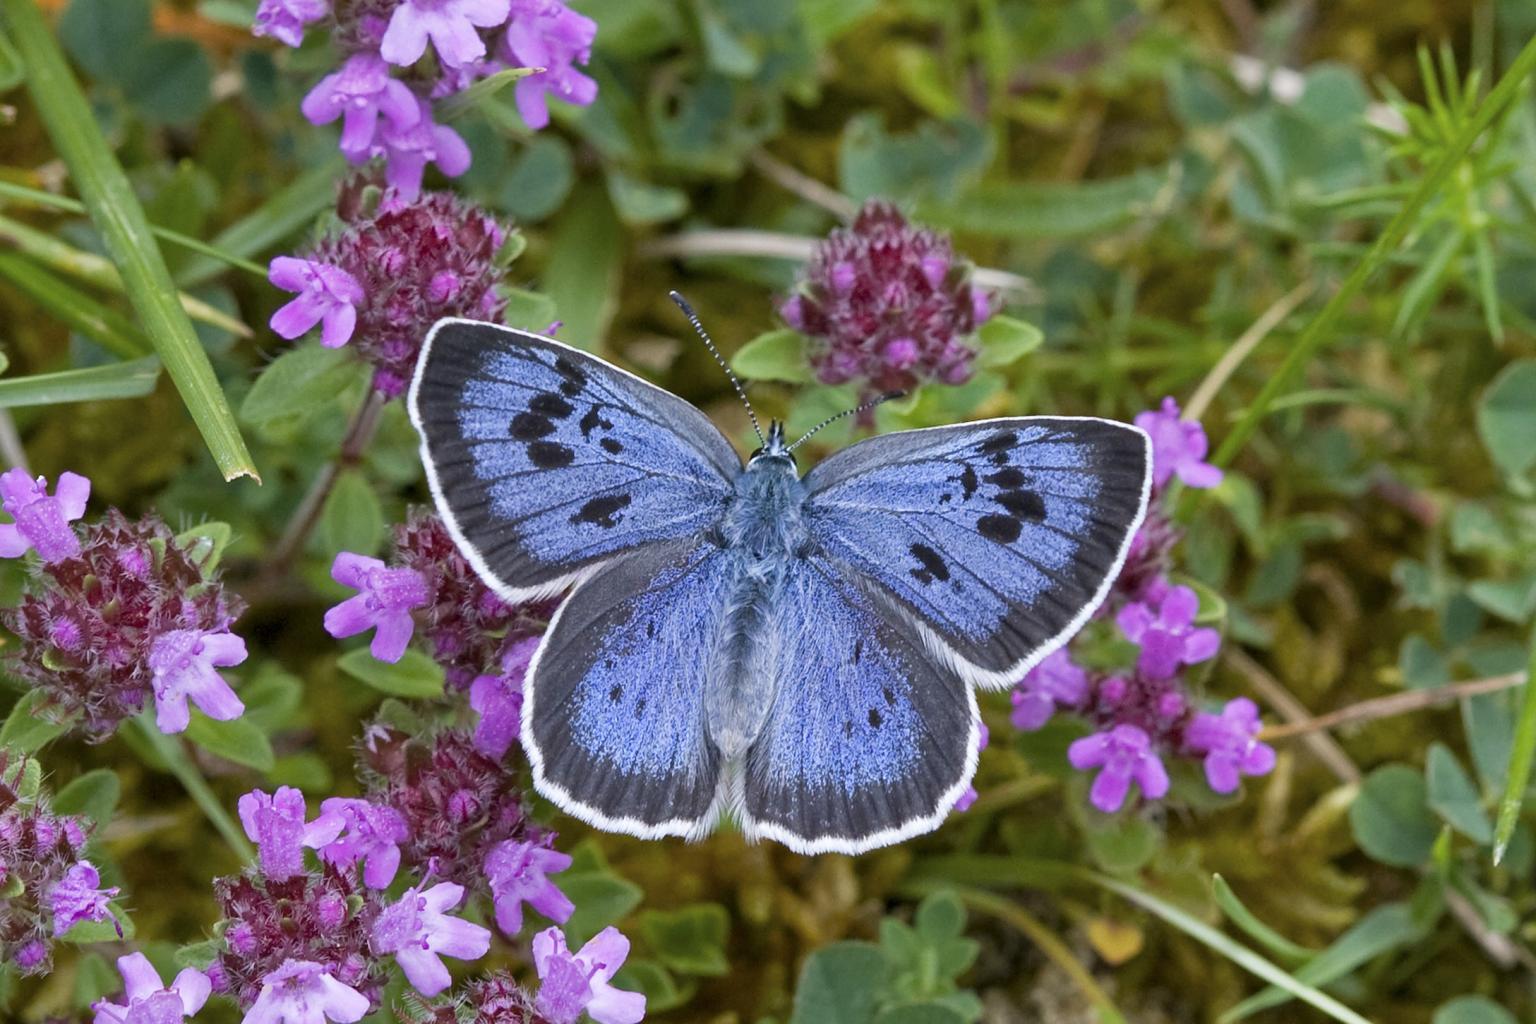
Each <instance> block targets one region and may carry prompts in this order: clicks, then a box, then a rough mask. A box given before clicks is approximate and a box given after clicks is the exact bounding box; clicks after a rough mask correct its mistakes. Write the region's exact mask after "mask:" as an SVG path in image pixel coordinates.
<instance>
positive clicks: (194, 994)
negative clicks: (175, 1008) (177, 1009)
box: [171, 967, 213, 1017]
mask: <svg viewBox="0 0 1536 1024" xmlns="http://www.w3.org/2000/svg"><path fill="white" fill-rule="evenodd" d="M171 991H173V992H175V993H176V994H177V995H178V996H180V997H181V1012H182V1013H185V1014H186V1015H187V1016H189V1017H190V1016H192V1015H193V1014H194V1013H196V1012H197V1011H198V1010H201V1009H202V1008H203V1004H204V1003H206V1002H207V1001H208V996H209V994H210V993H211V992H212V991H213V982H212V981H210V980H209V978H208V975H206V974H204V973H203V972H202V971H200V970H198V969H197V968H196V967H186V968H183V969H182V971H181V973H180V974H178V975H176V980H175V981H173V982H171Z"/></svg>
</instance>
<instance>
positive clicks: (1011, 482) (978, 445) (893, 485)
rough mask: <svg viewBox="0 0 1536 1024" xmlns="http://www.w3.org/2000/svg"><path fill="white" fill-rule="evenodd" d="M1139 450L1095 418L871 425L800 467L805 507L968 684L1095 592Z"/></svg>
mask: <svg viewBox="0 0 1536 1024" xmlns="http://www.w3.org/2000/svg"><path fill="white" fill-rule="evenodd" d="M1149 449H1150V442H1149V441H1148V439H1147V437H1146V435H1145V434H1144V433H1143V432H1142V431H1140V430H1138V429H1137V428H1135V427H1131V426H1127V425H1125V424H1123V423H1115V422H1112V421H1109V420H1098V419H1078V418H1053V417H1029V418H1019V419H1003V420H990V421H987V422H983V423H973V424H961V425H958V426H952V427H935V428H932V429H928V430H912V431H905V432H902V433H896V434H885V435H882V436H880V437H875V438H871V439H869V440H867V441H863V442H861V443H859V444H856V445H854V446H852V447H851V448H848V449H846V450H844V451H841V452H838V453H837V454H835V455H832V456H830V457H829V458H827V459H826V460H825V461H823V462H822V463H821V464H820V465H818V466H817V467H816V468H815V469H814V470H812V472H811V473H810V474H809V475H808V476H807V477H806V485H807V487H808V489H809V490H810V499H809V502H808V504H807V517H808V519H809V521H810V523H811V529H812V533H813V535H814V536H815V538H816V541H817V543H818V545H819V546H820V547H821V549H822V550H824V551H825V552H826V554H827V555H828V557H830V558H832V559H834V560H837V561H839V562H841V563H843V564H845V565H847V566H848V567H849V568H850V569H851V570H853V571H854V572H856V573H857V574H859V575H860V576H862V577H863V578H866V579H868V580H871V581H873V582H874V583H875V584H877V585H878V586H879V587H881V588H882V589H883V590H885V591H886V592H887V593H889V594H890V595H891V596H892V597H894V598H895V599H896V601H898V602H899V603H900V604H901V606H902V607H904V608H905V609H907V610H908V611H909V612H910V613H911V614H912V615H914V616H915V617H916V618H917V620H918V621H919V622H920V623H921V624H922V625H923V626H924V627H925V628H926V629H927V630H928V631H929V632H930V636H931V639H932V641H933V642H934V643H935V644H936V645H938V646H939V648H940V649H941V650H942V651H943V652H944V653H945V654H946V655H947V656H948V657H949V658H950V659H951V660H952V661H953V662H954V664H955V665H956V667H957V668H958V669H959V670H960V671H961V672H962V674H964V675H965V676H966V677H967V679H968V680H969V681H971V682H975V683H978V684H981V685H992V686H1006V685H1009V684H1011V683H1014V682H1016V681H1017V680H1018V678H1019V676H1020V675H1021V674H1022V673H1023V672H1024V671H1026V670H1027V669H1028V668H1029V667H1030V666H1031V665H1032V664H1034V663H1035V662H1036V661H1038V660H1039V658H1041V657H1044V656H1045V654H1047V653H1049V652H1050V651H1051V650H1052V649H1054V648H1055V647H1056V646H1059V644H1060V643H1062V642H1064V641H1065V639H1066V638H1067V637H1069V636H1070V635H1071V634H1072V633H1073V632H1075V631H1076V630H1077V629H1078V628H1079V627H1080V626H1081V625H1082V624H1083V623H1084V622H1085V621H1087V619H1088V617H1089V616H1090V615H1091V614H1092V613H1093V611H1094V609H1096V608H1097V607H1098V606H1099V604H1100V602H1101V601H1102V600H1103V598H1104V596H1105V594H1106V593H1107V591H1108V587H1109V585H1110V583H1111V582H1113V579H1114V577H1115V575H1116V574H1117V573H1118V572H1119V569H1120V566H1121V565H1122V564H1123V563H1124V560H1125V555H1126V552H1127V550H1128V548H1129V546H1130V541H1131V538H1132V536H1133V535H1134V533H1135V531H1136V529H1137V527H1138V526H1139V525H1140V524H1141V520H1142V517H1143V515H1144V514H1145V512H1146V505H1147V497H1148V490H1149V486H1150V471H1149V470H1150V450H1149Z"/></svg>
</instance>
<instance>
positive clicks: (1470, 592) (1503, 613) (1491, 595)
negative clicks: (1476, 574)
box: [1467, 572, 1536, 623]
mask: <svg viewBox="0 0 1536 1024" xmlns="http://www.w3.org/2000/svg"><path fill="white" fill-rule="evenodd" d="M1467 596H1468V597H1470V598H1471V599H1472V600H1473V601H1476V602H1477V604H1478V606H1479V607H1480V608H1483V609H1485V610H1486V611H1488V612H1490V613H1492V614H1494V615H1497V616H1498V617H1499V618H1501V619H1506V620H1508V621H1509V622H1514V623H1523V622H1525V620H1526V619H1528V618H1530V617H1531V613H1532V612H1533V611H1536V572H1531V573H1528V574H1527V575H1525V576H1521V577H1517V578H1515V579H1512V580H1476V581H1474V582H1472V583H1470V584H1468V585H1467Z"/></svg>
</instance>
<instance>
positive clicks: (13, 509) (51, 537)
mask: <svg viewBox="0 0 1536 1024" xmlns="http://www.w3.org/2000/svg"><path fill="white" fill-rule="evenodd" d="M90 496H91V482H90V481H89V480H87V479H86V478H85V477H83V476H81V475H80V474H78V473H69V472H64V473H60V474H59V484H58V487H57V488H56V489H55V490H54V493H53V494H52V495H50V494H49V493H48V481H47V480H45V479H44V478H43V477H36V478H33V477H31V476H28V475H27V471H26V470H24V469H20V468H13V469H8V470H6V471H5V472H4V473H0V497H3V498H4V500H3V502H0V508H4V509H5V511H6V512H7V513H8V514H9V515H10V517H11V519H12V520H13V521H12V522H9V523H0V558H18V557H20V556H21V555H24V554H26V553H27V552H28V551H29V550H36V551H37V556H38V557H39V558H41V559H42V560H43V561H44V562H57V561H59V560H60V559H62V558H73V557H75V556H76V555H78V554H79V553H80V538H79V537H78V536H76V534H75V531H74V529H73V528H72V527H71V526H70V525H69V524H70V523H72V522H74V521H75V520H76V519H79V518H80V517H81V516H83V515H85V503H86V500H87V499H89V498H90Z"/></svg>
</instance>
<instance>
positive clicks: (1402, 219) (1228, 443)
mask: <svg viewBox="0 0 1536 1024" xmlns="http://www.w3.org/2000/svg"><path fill="white" fill-rule="evenodd" d="M1533 70H1536V38H1532V39H1531V40H1530V41H1529V42H1527V43H1526V44H1525V48H1524V49H1522V50H1521V51H1520V54H1519V56H1517V57H1516V58H1515V61H1514V63H1513V64H1511V65H1510V66H1509V71H1508V72H1507V73H1506V74H1505V75H1504V77H1503V78H1502V79H1500V81H1499V84H1498V85H1497V86H1495V87H1494V89H1493V91H1492V92H1490V93H1489V94H1488V97H1487V98H1486V99H1485V100H1483V102H1482V104H1481V105H1480V106H1479V107H1478V108H1477V113H1476V114H1475V115H1473V117H1472V118H1471V120H1469V121H1468V122H1467V123H1466V124H1464V125H1462V127H1461V130H1460V131H1459V132H1458V133H1457V134H1456V137H1455V139H1454V140H1452V142H1451V143H1450V145H1449V146H1448V147H1447V148H1446V151H1445V153H1444V155H1442V156H1441V157H1440V159H1439V160H1438V161H1437V162H1436V163H1435V165H1434V166H1433V167H1431V168H1430V169H1429V170H1428V172H1426V173H1425V175H1424V177H1423V178H1421V179H1420V180H1419V184H1418V187H1417V188H1415V189H1414V190H1413V194H1412V195H1410V196H1409V197H1408V199H1407V200H1406V201H1405V202H1404V203H1403V205H1402V207H1401V208H1400V209H1399V210H1398V211H1397V214H1396V215H1395V216H1394V217H1393V218H1392V219H1391V220H1390V221H1389V222H1388V223H1387V226H1386V227H1385V228H1384V229H1383V230H1382V232H1381V234H1380V235H1379V236H1377V238H1376V241H1375V242H1374V243H1372V245H1371V247H1370V249H1369V250H1368V251H1367V252H1366V254H1365V257H1364V258H1363V259H1361V261H1360V262H1359V263H1357V264H1355V269H1354V270H1352V271H1350V274H1349V276H1348V277H1347V278H1345V279H1344V283H1343V284H1341V285H1339V288H1338V291H1336V292H1334V293H1333V297H1332V298H1330V299H1329V300H1328V302H1327V303H1326V304H1325V305H1324V306H1323V308H1322V309H1321V310H1319V311H1318V313H1317V316H1315V317H1313V318H1312V321H1311V322H1310V323H1308V324H1307V326H1306V327H1305V328H1304V329H1303V330H1302V332H1301V334H1300V335H1299V336H1298V337H1297V339H1296V342H1295V344H1294V345H1292V346H1291V349H1290V351H1289V352H1287V353H1286V355H1285V359H1284V360H1283V361H1282V362H1281V363H1280V368H1279V369H1278V370H1276V371H1275V372H1274V373H1273V374H1272V375H1271V376H1270V378H1269V379H1268V380H1267V381H1265V383H1264V387H1263V388H1261V389H1260V390H1259V394H1258V397H1257V398H1256V399H1254V401H1253V403H1252V404H1251V405H1250V406H1249V407H1248V412H1247V414H1246V415H1244V416H1243V418H1242V420H1241V421H1239V422H1238V424H1237V426H1236V427H1234V428H1233V429H1232V432H1231V433H1230V434H1228V435H1227V436H1226V437H1225V438H1224V439H1223V440H1222V442H1221V447H1220V448H1218V449H1217V450H1216V456H1215V458H1213V459H1212V460H1211V461H1212V462H1214V463H1215V464H1216V465H1218V466H1228V465H1231V463H1232V460H1233V459H1235V458H1236V457H1237V454H1238V452H1240V451H1242V449H1243V445H1245V444H1247V443H1248V439H1249V438H1250V437H1251V436H1253V432H1254V431H1255V430H1257V429H1258V425H1259V421H1260V420H1262V419H1263V418H1264V416H1265V415H1266V414H1267V413H1268V412H1269V407H1270V405H1271V404H1272V403H1273V402H1274V400H1275V399H1276V398H1278V397H1279V395H1280V393H1281V391H1283V390H1284V389H1285V388H1286V387H1288V386H1289V385H1290V383H1291V379H1292V378H1293V377H1294V376H1295V375H1296V374H1297V373H1298V372H1299V371H1300V370H1301V369H1302V367H1304V366H1305V365H1306V364H1307V362H1308V360H1310V359H1311V358H1312V356H1313V355H1314V354H1315V353H1316V352H1317V350H1318V349H1320V348H1321V347H1322V346H1323V344H1324V343H1325V342H1327V341H1329V340H1331V339H1332V338H1333V333H1332V328H1333V326H1334V324H1335V322H1336V321H1337V320H1338V319H1339V317H1340V316H1342V315H1343V313H1344V310H1345V309H1346V308H1347V307H1348V306H1349V304H1350V302H1352V301H1353V300H1354V298H1355V296H1356V295H1357V294H1358V293H1359V292H1360V289H1362V288H1363V287H1365V284H1366V282H1367V281H1369V280H1370V279H1371V277H1372V275H1374V274H1375V273H1376V271H1377V270H1379V269H1381V267H1382V266H1383V265H1385V264H1386V263H1387V262H1388V260H1389V259H1390V258H1391V256H1392V255H1393V253H1394V252H1395V251H1396V249H1397V247H1398V246H1399V245H1401V244H1402V241H1403V239H1404V238H1405V237H1407V235H1408V232H1409V231H1411V230H1412V229H1413V227H1414V226H1415V225H1416V224H1417V222H1418V218H1419V212H1420V211H1421V210H1422V209H1423V208H1424V206H1425V205H1426V204H1427V203H1428V202H1429V201H1430V200H1431V199H1433V198H1434V197H1435V196H1436V195H1437V194H1438V193H1439V192H1440V189H1441V187H1442V186H1443V185H1444V184H1445V182H1446V179H1448V178H1449V177H1450V176H1451V175H1452V174H1454V173H1455V171H1456V169H1457V168H1458V167H1460V166H1461V164H1462V161H1463V160H1464V159H1465V158H1466V155H1467V153H1468V152H1470V151H1471V149H1472V145H1473V144H1474V143H1475V142H1476V141H1477V139H1478V136H1480V135H1482V133H1483V131H1484V130H1485V129H1486V128H1487V127H1488V126H1489V125H1490V124H1492V123H1493V121H1494V119H1495V118H1497V117H1498V116H1499V114H1500V113H1501V112H1502V111H1503V110H1504V108H1505V107H1506V106H1508V105H1509V104H1510V103H1512V102H1514V99H1515V94H1516V93H1517V92H1518V91H1519V89H1520V86H1521V85H1522V84H1523V83H1524V81H1525V79H1526V78H1527V77H1528V76H1529V75H1530V73H1531V72H1532V71H1533Z"/></svg>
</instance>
